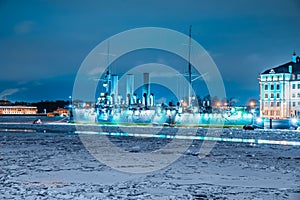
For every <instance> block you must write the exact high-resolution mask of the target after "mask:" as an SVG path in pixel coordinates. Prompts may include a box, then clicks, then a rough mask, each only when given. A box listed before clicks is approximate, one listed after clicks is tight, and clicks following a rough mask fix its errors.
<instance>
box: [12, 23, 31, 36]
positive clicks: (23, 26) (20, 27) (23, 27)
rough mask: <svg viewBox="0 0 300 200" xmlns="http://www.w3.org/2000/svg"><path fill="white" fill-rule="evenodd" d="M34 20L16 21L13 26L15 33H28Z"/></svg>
mask: <svg viewBox="0 0 300 200" xmlns="http://www.w3.org/2000/svg"><path fill="white" fill-rule="evenodd" d="M33 26H34V22H33V21H23V22H21V23H18V24H17V25H15V27H14V31H15V33H16V34H26V33H30V32H31V31H32V29H33Z"/></svg>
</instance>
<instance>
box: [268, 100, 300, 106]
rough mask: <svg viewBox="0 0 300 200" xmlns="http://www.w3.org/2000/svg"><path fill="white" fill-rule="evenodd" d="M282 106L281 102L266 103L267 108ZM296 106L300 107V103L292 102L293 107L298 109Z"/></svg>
mask: <svg viewBox="0 0 300 200" xmlns="http://www.w3.org/2000/svg"><path fill="white" fill-rule="evenodd" d="M280 105H281V102H279V101H277V102H273V101H271V102H265V106H267V107H268V106H270V107H280ZM296 105H298V106H300V101H298V102H295V101H294V102H292V107H296Z"/></svg>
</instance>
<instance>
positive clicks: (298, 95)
mask: <svg viewBox="0 0 300 200" xmlns="http://www.w3.org/2000/svg"><path fill="white" fill-rule="evenodd" d="M297 97H298V98H300V93H298V94H297ZM292 98H296V94H295V93H293V94H292Z"/></svg>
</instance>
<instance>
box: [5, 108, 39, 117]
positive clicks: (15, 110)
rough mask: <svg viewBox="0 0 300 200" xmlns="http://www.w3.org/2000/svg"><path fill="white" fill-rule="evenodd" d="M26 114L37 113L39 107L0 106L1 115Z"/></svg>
mask: <svg viewBox="0 0 300 200" xmlns="http://www.w3.org/2000/svg"><path fill="white" fill-rule="evenodd" d="M12 114H18V115H19V114H24V115H33V114H37V107H35V106H0V115H12Z"/></svg>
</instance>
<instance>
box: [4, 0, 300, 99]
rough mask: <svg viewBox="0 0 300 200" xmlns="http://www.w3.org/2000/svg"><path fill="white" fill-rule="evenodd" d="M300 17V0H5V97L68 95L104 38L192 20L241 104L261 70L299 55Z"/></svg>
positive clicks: (184, 27)
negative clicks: (84, 61)
mask: <svg viewBox="0 0 300 200" xmlns="http://www.w3.org/2000/svg"><path fill="white" fill-rule="evenodd" d="M299 19H300V1H297V0H286V1H282V0H265V1H260V0H245V1H238V0H227V1H221V0H151V1H148V0H144V1H140V0H119V1H118V0H110V1H106V0H105V1H104V0H99V1H92V0H87V1H76V0H75V1H71V0H51V1H50V0H49V1H48V0H39V1H38V0H36V1H33V0H28V1H17V0H0V27H1V29H0V69H1V71H0V98H3V97H4V96H6V98H7V99H8V100H11V101H31V102H32V101H40V100H57V99H62V100H66V99H68V97H69V96H70V95H72V89H73V83H74V80H75V77H76V73H77V71H78V69H79V68H80V65H81V63H82V62H83V60H84V59H85V57H86V56H87V55H88V54H89V52H90V51H91V50H93V49H94V48H95V47H96V46H97V45H98V44H99V43H100V42H102V41H104V40H105V39H107V38H109V37H111V36H113V35H115V34H118V33H120V32H123V31H126V30H129V29H133V28H140V27H163V28H168V29H172V30H175V31H178V32H181V33H184V34H188V30H189V25H192V37H193V39H194V40H196V41H197V42H198V43H199V44H201V45H202V46H203V47H204V48H205V49H206V50H207V52H208V53H209V55H210V56H211V57H212V59H213V60H214V62H215V63H216V65H217V67H218V69H219V71H220V73H221V75H222V78H223V81H224V85H225V89H226V95H227V97H228V98H235V99H237V101H238V102H239V103H240V104H244V103H246V102H247V101H248V100H249V99H253V98H254V99H258V98H259V84H258V79H257V78H258V75H259V73H261V72H262V71H264V70H265V69H267V68H271V67H275V66H277V65H279V64H283V63H285V62H289V61H290V60H291V56H292V53H293V51H294V50H295V51H296V53H298V55H300V26H299V24H300V23H299ZM144 56H145V60H147V58H146V57H147V55H146V54H144ZM152 56H153V57H154V59H157V60H159V59H160V55H158V54H153V55H152ZM155 56H156V58H155ZM139 59H140V60H143V55H141V56H139ZM123 60H124V63H123V64H124V65H125V64H128V62H126V59H123ZM118 65H120V66H122V62H121V61H119V62H118ZM197 91H198V90H197ZM198 92H199V93H200V94H199V95H200V96H205V95H207V93H206V92H205V91H202V93H201V90H200V91H198Z"/></svg>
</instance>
